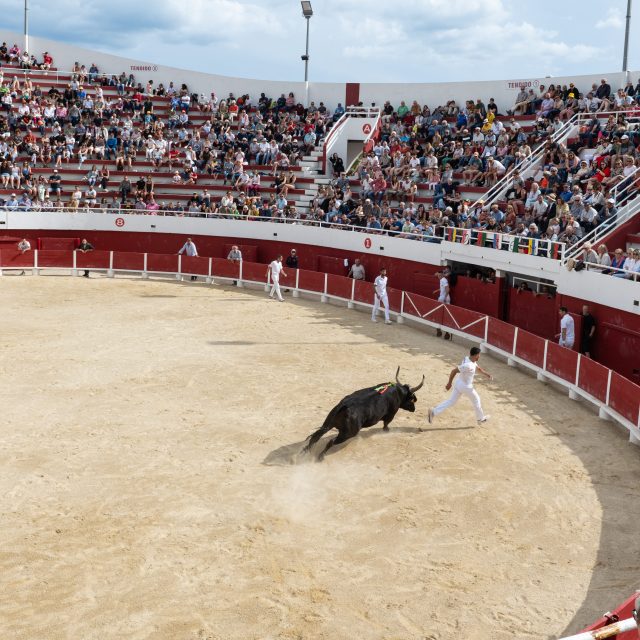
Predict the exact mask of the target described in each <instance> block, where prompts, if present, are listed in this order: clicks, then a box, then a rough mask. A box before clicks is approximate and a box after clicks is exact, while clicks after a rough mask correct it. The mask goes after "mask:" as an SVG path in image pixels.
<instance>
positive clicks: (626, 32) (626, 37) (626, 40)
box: [622, 0, 631, 80]
mask: <svg viewBox="0 0 640 640" xmlns="http://www.w3.org/2000/svg"><path fill="white" fill-rule="evenodd" d="M630 27H631V0H627V24H626V28H625V30H624V54H623V56H622V70H623V71H624V72H625V73H626V74H627V76H628V75H629V69H628V67H627V56H628V53H629V29H630ZM628 79H629V78H628V77H627V80H628Z"/></svg>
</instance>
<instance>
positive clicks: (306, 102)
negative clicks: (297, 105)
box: [304, 16, 311, 107]
mask: <svg viewBox="0 0 640 640" xmlns="http://www.w3.org/2000/svg"><path fill="white" fill-rule="evenodd" d="M305 19H306V21H307V45H306V48H305V51H304V58H305V59H304V106H305V107H308V106H309V20H311V16H305Z"/></svg>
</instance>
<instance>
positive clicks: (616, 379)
mask: <svg viewBox="0 0 640 640" xmlns="http://www.w3.org/2000/svg"><path fill="white" fill-rule="evenodd" d="M609 405H610V406H611V408H612V409H614V410H615V411H617V412H618V413H619V414H620V415H621V416H624V417H625V418H626V419H627V420H629V421H630V422H632V423H633V424H635V425H637V424H638V411H639V410H640V393H638V387H637V386H636V385H635V384H634V383H633V382H631V381H630V380H627V379H626V378H623V377H622V376H621V375H620V374H618V373H615V372H614V373H613V374H612V376H611V390H610V391H609Z"/></svg>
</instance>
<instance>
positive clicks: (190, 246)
mask: <svg viewBox="0 0 640 640" xmlns="http://www.w3.org/2000/svg"><path fill="white" fill-rule="evenodd" d="M178 253H186V254H187V255H188V256H197V255H198V250H197V249H196V245H195V244H194V243H193V242H185V243H184V245H183V246H182V249H180V251H178Z"/></svg>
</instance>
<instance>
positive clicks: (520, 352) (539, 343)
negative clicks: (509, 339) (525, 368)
mask: <svg viewBox="0 0 640 640" xmlns="http://www.w3.org/2000/svg"><path fill="white" fill-rule="evenodd" d="M544 343H545V340H544V338H541V337H540V336H536V335H534V334H533V333H529V332H528V331H524V330H523V329H518V337H517V338H516V355H517V356H518V357H519V358H522V359H523V360H526V361H527V362H530V363H531V364H535V365H536V366H537V367H540V368H541V369H542V367H543V365H544Z"/></svg>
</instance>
